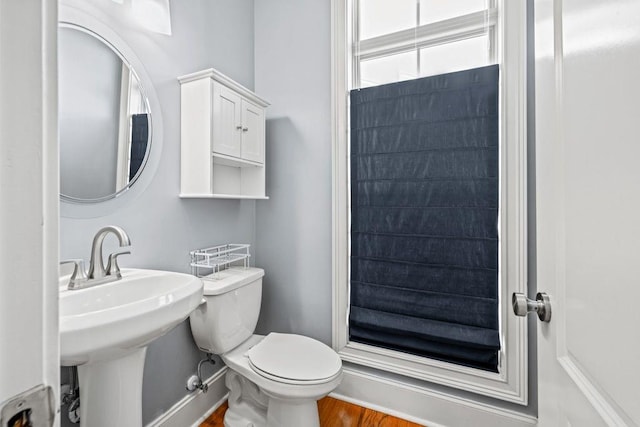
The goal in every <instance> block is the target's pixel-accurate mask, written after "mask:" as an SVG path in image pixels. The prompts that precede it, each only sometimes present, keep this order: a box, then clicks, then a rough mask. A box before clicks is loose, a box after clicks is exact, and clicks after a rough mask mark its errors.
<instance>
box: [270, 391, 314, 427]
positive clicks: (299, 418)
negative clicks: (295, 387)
mask: <svg viewBox="0 0 640 427" xmlns="http://www.w3.org/2000/svg"><path fill="white" fill-rule="evenodd" d="M276 426H280V427H300V426H305V427H320V418H319V417H318V402H317V401H316V400H308V399H305V400H304V401H296V400H281V399H276V398H270V399H269V409H268V410H267V427H276Z"/></svg>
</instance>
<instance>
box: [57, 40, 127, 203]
mask: <svg viewBox="0 0 640 427" xmlns="http://www.w3.org/2000/svg"><path fill="white" fill-rule="evenodd" d="M121 78H122V61H121V60H120V57H118V55H117V54H116V53H115V52H114V51H112V50H111V48H110V47H109V46H107V45H105V44H104V43H102V42H101V41H99V40H98V39H96V38H94V37H92V36H90V35H89V34H87V33H84V32H81V31H78V30H75V29H71V28H61V29H60V31H59V32H58V98H59V105H60V107H59V110H58V123H59V127H60V141H62V143H61V144H60V192H61V193H62V194H65V195H67V196H72V197H77V198H86V199H97V198H100V197H104V196H107V195H109V194H113V193H115V190H116V159H117V154H118V132H119V122H120V85H121ZM79 176H80V177H82V179H78V177H79Z"/></svg>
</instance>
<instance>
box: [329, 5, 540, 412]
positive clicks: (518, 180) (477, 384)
mask: <svg viewBox="0 0 640 427" xmlns="http://www.w3.org/2000/svg"><path fill="white" fill-rule="evenodd" d="M357 1H358V0H332V29H331V32H332V34H331V36H332V67H331V85H332V103H331V105H332V114H331V121H332V186H333V212H332V234H333V235H332V270H333V271H332V282H333V287H332V289H333V292H332V293H333V325H332V326H333V327H332V343H333V348H334V349H335V350H336V351H337V352H338V353H339V355H340V357H341V358H342V360H343V361H344V362H349V363H354V364H358V365H364V366H368V367H371V368H375V369H379V370H382V371H387V372H391V373H395V374H400V375H404V376H407V377H410V378H414V379H419V380H424V381H428V382H432V383H437V384H441V385H445V386H449V387H453V388H456V389H461V390H466V391H470V392H474V393H479V394H482V395H484V396H488V397H493V398H496V399H500V400H504V401H509V402H513V403H517V404H520V405H527V404H528V357H527V352H528V336H527V322H526V321H525V320H523V319H522V318H518V317H516V316H514V315H513V313H511V303H510V296H511V294H512V293H513V292H521V293H525V294H526V293H527V197H526V196H527V195H526V186H527V180H526V177H527V158H526V152H527V147H526V0H493V1H495V3H492V4H491V6H494V5H495V7H496V8H497V10H498V11H499V13H496V12H495V8H494V9H493V12H490V13H489V15H490V19H494V20H495V31H496V34H495V38H494V40H495V41H496V44H497V45H496V49H495V52H496V59H498V61H497V62H498V63H499V64H500V106H499V110H500V136H499V140H500V213H499V226H500V249H499V266H500V267H499V268H500V270H499V271H500V273H499V274H500V276H499V277H500V278H499V293H500V301H499V321H500V332H501V350H500V354H499V367H498V370H499V372H498V373H493V372H488V371H484V370H481V369H476V368H470V367H465V366H460V365H457V364H453V363H449V362H443V361H438V360H433V359H428V358H425V357H421V356H415V355H411V354H407V353H402V352H399V351H394V350H388V349H383V348H379V347H375V346H371V345H366V344H361V343H356V342H349V340H348V337H349V335H348V334H349V330H348V323H347V321H348V308H349V247H350V242H349V239H350V203H349V201H350V187H349V161H348V156H349V147H348V145H349V127H348V124H349V120H348V96H349V89H350V88H351V87H354V85H355V83H356V82H355V79H354V78H353V76H354V75H355V73H354V67H356V64H355V63H354V62H355V60H354V58H355V55H354V52H352V48H351V46H353V40H354V31H355V30H356V28H355V27H356V25H354V20H353V10H354V4H355V5H356V6H357V4H356V2H357ZM478 14H482V15H483V16H485V15H486V13H485V12H476V13H473V14H469V15H466V16H465V17H461V18H453V19H449V20H446V21H441V22H440V23H435V24H426V25H424V26H422V27H420V28H419V29H418V31H414V30H413V29H410V30H404V31H400V32H397V33H393V34H392V35H384V36H380V37H375V38H372V39H369V40H368V41H367V43H369V42H370V43H369V44H368V45H367V44H365V43H364V42H363V43H362V44H363V45H364V47H365V48H367V49H369V50H367V51H365V49H363V46H362V45H361V46H360V49H359V52H358V53H359V54H360V55H361V56H362V53H363V52H365V53H367V52H371V50H372V49H374V48H375V49H384V48H383V47H382V48H381V47H380V46H381V44H380V43H379V42H382V41H383V40H382V39H384V38H393V37H396V38H400V37H399V36H400V35H401V34H399V33H406V31H410V33H411V35H412V37H413V34H414V33H419V34H423V35H425V37H426V38H425V40H426V42H433V43H435V42H439V43H442V40H444V39H442V38H438V36H437V34H436V35H434V33H433V32H432V31H431V30H433V27H437V26H440V27H443V26H444V24H443V23H447V25H446V26H445V27H446V28H453V27H456V28H458V29H460V28H461V27H460V25H462V23H463V22H464V21H465V20H466V21H467V23H471V24H472V25H471V27H473V26H475V27H477V23H478ZM471 15H476V16H475V17H473V16H471ZM454 21H457V22H454ZM485 22H486V21H485ZM427 27H431V28H430V29H429V28H427ZM471 27H470V28H471ZM476 30H477V28H476ZM449 36H450V35H449ZM449 36H447V37H449ZM419 37H420V36H419ZM438 40H440V41H438ZM447 40H452V39H451V38H450V37H449V38H447ZM374 41H375V43H374ZM411 44H412V45H413V44H414V42H413V41H412V42H411ZM355 71H357V70H355ZM506 141H509V144H506Z"/></svg>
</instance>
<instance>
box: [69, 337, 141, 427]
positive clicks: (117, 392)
mask: <svg viewBox="0 0 640 427" xmlns="http://www.w3.org/2000/svg"><path fill="white" fill-rule="evenodd" d="M146 352H147V347H146V346H145V347H143V348H139V349H136V350H135V351H133V352H132V353H129V354H127V355H125V356H122V357H119V358H117V359H112V360H103V361H99V362H90V363H86V364H84V365H79V366H78V377H79V381H80V423H81V425H83V426H90V427H113V426H118V427H142V374H143V372H144V357H145V354H146Z"/></svg>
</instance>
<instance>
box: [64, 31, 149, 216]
mask: <svg viewBox="0 0 640 427" xmlns="http://www.w3.org/2000/svg"><path fill="white" fill-rule="evenodd" d="M60 28H69V29H73V30H76V31H80V32H82V33H85V34H87V35H88V36H90V37H93V38H95V39H97V40H98V41H100V42H101V43H103V44H104V45H106V46H107V47H109V48H110V49H111V50H112V51H113V53H115V54H116V55H117V56H118V58H120V60H121V61H122V63H123V64H125V65H126V66H127V67H129V70H130V71H131V74H133V76H134V77H135V78H136V79H137V80H138V84H139V86H140V92H141V93H142V96H143V97H144V103H145V105H146V107H147V111H149V114H148V120H149V125H148V126H149V130H148V131H149V139H148V141H147V149H146V151H145V153H144V159H143V160H142V164H141V165H140V168H139V169H138V170H137V172H136V174H135V175H134V177H133V179H131V180H129V182H128V183H127V185H125V186H124V187H122V188H121V189H119V190H117V191H116V192H115V193H111V194H108V195H106V196H102V197H96V198H94V199H81V198H79V197H73V196H69V195H67V194H63V193H62V191H60V200H63V201H65V202H70V203H98V202H103V201H105V200H109V199H113V198H115V197H118V196H120V195H121V194H122V193H124V192H125V191H128V190H129V189H130V188H131V187H132V186H133V184H135V183H136V181H137V180H138V178H139V177H140V175H142V172H143V171H144V169H145V167H146V166H147V161H148V160H149V155H150V154H151V149H152V148H153V120H154V119H153V114H151V106H150V105H149V97H148V96H147V90H146V87H145V85H144V84H143V83H142V81H141V80H140V77H139V76H138V73H137V72H136V70H135V68H134V67H133V65H131V63H130V62H129V61H128V60H127V58H125V57H124V55H123V54H122V53H121V52H120V51H119V50H118V48H116V47H115V46H114V45H113V44H111V43H110V42H109V41H108V40H106V39H105V38H104V37H102V36H101V35H100V34H98V33H96V32H94V31H92V30H90V29H88V28H86V27H83V26H80V25H78V24H74V23H72V22H66V21H59V22H58V29H60ZM59 143H60V145H62V144H63V142H62V141H59ZM61 186H62V185H61Z"/></svg>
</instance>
